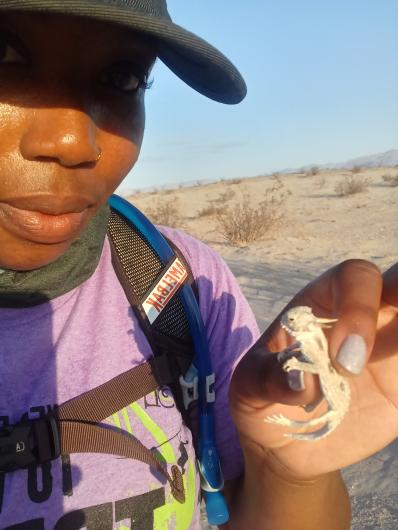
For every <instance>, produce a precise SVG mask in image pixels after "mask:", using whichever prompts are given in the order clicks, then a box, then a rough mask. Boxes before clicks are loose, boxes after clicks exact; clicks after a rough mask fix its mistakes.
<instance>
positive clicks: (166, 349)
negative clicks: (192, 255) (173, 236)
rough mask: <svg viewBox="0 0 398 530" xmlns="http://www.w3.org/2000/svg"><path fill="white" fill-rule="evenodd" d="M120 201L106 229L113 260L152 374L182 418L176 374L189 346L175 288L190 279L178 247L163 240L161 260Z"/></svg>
mask: <svg viewBox="0 0 398 530" xmlns="http://www.w3.org/2000/svg"><path fill="white" fill-rule="evenodd" d="M127 204H129V203H127ZM123 205H124V206H125V208H128V210H129V211H128V214H129V217H127V215H123V213H122V212H120V210H118V209H117V208H116V207H115V205H114V204H113V203H111V207H112V210H111V215H110V218H109V224H108V235H109V240H110V244H111V251H112V262H113V266H114V269H115V272H116V274H117V276H118V278H119V281H120V283H121V285H122V287H123V289H124V292H125V294H126V297H127V299H128V301H129V302H130V304H131V307H132V309H133V311H134V313H135V315H136V316H137V319H138V321H139V323H140V325H141V328H142V330H143V331H144V333H145V335H146V337H147V340H148V342H149V344H150V346H151V348H152V351H153V353H154V359H153V363H152V365H153V369H154V371H155V374H156V377H157V380H158V382H159V384H160V385H162V384H168V385H169V386H170V387H171V389H172V391H173V395H174V398H175V400H176V403H177V406H178V408H179V410H180V412H181V414H182V415H183V417H184V420H185V421H187V416H186V410H185V407H184V406H183V398H182V390H181V386H180V384H179V379H180V376H181V375H182V376H184V375H185V373H186V372H187V370H188V369H189V367H190V366H191V364H192V360H193V357H194V346H193V342H192V337H191V332H190V328H189V324H188V320H187V317H186V314H185V310H184V306H183V304H182V301H181V299H180V296H179V291H180V289H181V287H182V286H183V285H184V284H186V283H188V284H190V285H191V286H193V285H194V279H193V276H192V272H191V269H190V267H189V264H188V263H187V261H186V260H185V258H184V256H183V255H182V253H181V251H180V250H179V249H178V248H177V247H176V246H175V245H174V244H173V243H171V242H170V241H168V240H166V242H167V244H168V247H169V249H171V253H170V256H169V258H168V259H167V261H166V260H165V259H164V258H163V259H162V257H161V256H160V255H159V252H157V249H156V248H155V246H154V245H153V244H151V242H150V241H149V238H148V236H147V234H145V233H143V230H142V228H141V227H140V226H139V222H138V223H137V222H134V221H135V220H136V218H137V216H138V217H140V216H142V215H143V214H142V213H141V212H138V210H136V209H135V207H134V206H133V205H128V206H127V205H126V202H125V201H124V204H123ZM124 213H126V212H124ZM138 221H139V219H138ZM146 222H148V221H147V220H146ZM152 227H153V229H154V230H156V231H157V229H156V228H155V227H154V226H153V225H152ZM157 234H158V235H159V236H160V237H161V238H164V236H162V235H161V234H160V232H158V231H157ZM164 239H165V238H164ZM193 289H194V291H195V290H196V288H193ZM170 381H172V382H171V383H170Z"/></svg>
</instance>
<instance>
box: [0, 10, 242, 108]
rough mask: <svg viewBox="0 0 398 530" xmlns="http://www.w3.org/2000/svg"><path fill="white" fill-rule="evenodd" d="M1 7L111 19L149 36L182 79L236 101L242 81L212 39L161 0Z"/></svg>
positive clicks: (210, 94) (212, 94) (210, 93)
mask: <svg viewBox="0 0 398 530" xmlns="http://www.w3.org/2000/svg"><path fill="white" fill-rule="evenodd" d="M1 10H24V11H27V10H29V11H42V12H43V11H44V12H51V13H62V14H65V15H67V14H69V15H79V16H85V17H90V18H95V19H97V20H105V21H109V22H115V23H118V24H122V25H124V26H127V27H130V28H132V29H134V30H136V31H138V32H140V33H144V34H145V35H148V36H150V37H151V38H153V39H154V40H155V41H156V43H157V44H158V50H159V51H158V55H159V58H160V59H161V60H162V61H163V62H164V63H165V64H166V65H167V66H168V67H169V68H170V69H171V70H172V71H173V72H174V73H175V74H176V75H178V77H180V78H181V79H182V80H183V81H185V83H187V84H188V85H190V86H191V87H192V88H194V89H195V90H197V91H198V92H200V93H201V94H203V95H205V96H207V97H209V98H211V99H214V100H215V101H220V102H222V103H229V104H234V103H239V102H240V101H241V100H242V99H243V98H244V97H245V95H246V85H245V82H244V80H243V78H242V76H241V75H240V73H239V72H238V70H237V69H236V68H235V66H234V65H233V64H232V63H231V62H230V61H229V60H228V59H227V58H226V57H225V56H224V55H223V54H222V53H221V52H220V51H218V50H217V49H216V48H214V47H213V46H212V45H211V44H209V43H208V42H206V41H205V40H203V39H201V38H200V37H198V36H197V35H194V34H193V33H191V32H189V31H187V30H186V29H184V28H182V27H181V26H178V25H177V24H174V22H173V21H172V20H171V17H170V15H169V13H168V11H167V5H166V1H165V0H0V11H1Z"/></svg>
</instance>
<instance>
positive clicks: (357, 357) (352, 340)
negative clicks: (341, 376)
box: [337, 333, 366, 375]
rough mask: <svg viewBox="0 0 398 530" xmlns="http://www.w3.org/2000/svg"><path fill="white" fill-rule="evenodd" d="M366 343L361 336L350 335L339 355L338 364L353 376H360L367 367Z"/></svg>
mask: <svg viewBox="0 0 398 530" xmlns="http://www.w3.org/2000/svg"><path fill="white" fill-rule="evenodd" d="M365 360H366V342H365V339H364V338H363V337H361V335H357V334H356V333H352V334H351V335H348V337H347V338H346V339H345V341H344V342H343V344H342V345H341V347H340V350H339V352H338V354H337V362H338V363H339V364H340V365H341V366H342V367H343V368H345V369H346V370H347V371H348V372H351V373H352V374H356V375H357V374H360V373H361V372H362V369H363V367H364V366H365Z"/></svg>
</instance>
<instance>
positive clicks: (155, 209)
mask: <svg viewBox="0 0 398 530" xmlns="http://www.w3.org/2000/svg"><path fill="white" fill-rule="evenodd" d="M145 213H146V215H147V216H148V217H149V219H150V220H151V221H152V222H153V223H155V224H158V225H165V226H172V227H177V226H180V225H181V211H180V203H179V200H178V198H177V197H173V198H170V199H161V198H158V199H157V200H156V201H155V202H154V203H153V206H150V207H148V208H146V209H145Z"/></svg>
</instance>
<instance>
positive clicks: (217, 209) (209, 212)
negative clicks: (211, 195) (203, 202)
mask: <svg viewBox="0 0 398 530" xmlns="http://www.w3.org/2000/svg"><path fill="white" fill-rule="evenodd" d="M224 210H225V205H222V204H215V203H214V202H211V203H210V204H208V205H207V206H205V207H204V208H202V209H201V210H199V212H198V217H215V216H216V215H220V214H222V212H223V211H224Z"/></svg>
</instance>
